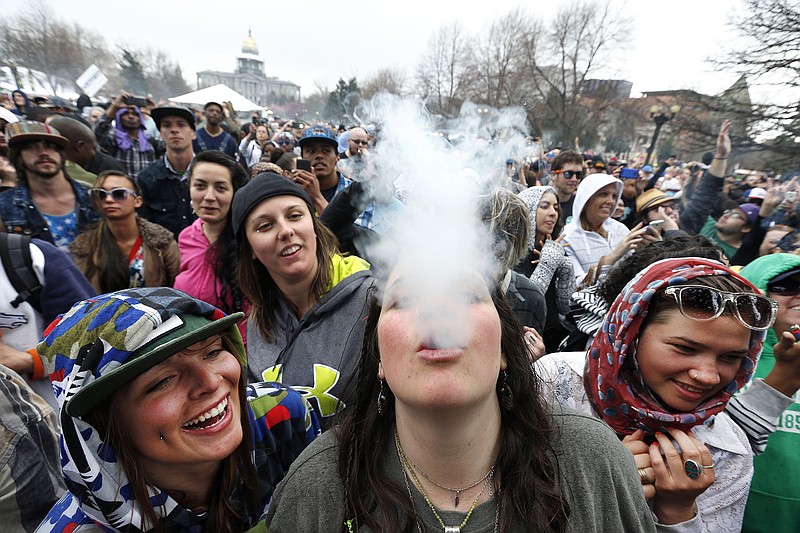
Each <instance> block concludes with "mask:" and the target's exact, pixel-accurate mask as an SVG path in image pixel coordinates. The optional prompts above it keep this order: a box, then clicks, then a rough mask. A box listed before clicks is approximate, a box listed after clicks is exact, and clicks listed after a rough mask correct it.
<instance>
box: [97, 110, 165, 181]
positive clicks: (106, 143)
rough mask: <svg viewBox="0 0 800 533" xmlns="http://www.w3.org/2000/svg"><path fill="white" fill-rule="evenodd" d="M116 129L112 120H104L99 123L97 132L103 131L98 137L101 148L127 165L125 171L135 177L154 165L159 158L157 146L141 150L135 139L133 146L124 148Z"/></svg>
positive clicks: (123, 164) (124, 165)
mask: <svg viewBox="0 0 800 533" xmlns="http://www.w3.org/2000/svg"><path fill="white" fill-rule="evenodd" d="M115 131H116V130H115V129H114V127H113V126H111V122H110V120H107V121H104V122H103V123H102V124H101V125H98V131H97V132H96V133H101V135H99V136H98V137H97V138H98V143H99V144H100V148H102V149H103V151H104V152H105V153H107V154H108V155H110V156H111V157H113V158H114V159H116V160H117V161H119V162H120V164H122V166H123V167H125V172H126V173H127V174H128V175H129V176H130V177H132V178H134V179H135V178H136V176H137V175H138V174H139V172H141V171H142V169H144V168H147V167H148V166H150V165H152V164H153V162H155V160H156V159H158V154H157V153H156V150H155V147H154V149H153V150H149V151H147V152H142V151H139V149H138V144H139V142H138V140H134V141H133V146H131V147H130V148H129V149H128V150H122V149H121V148H120V147H119V145H117V138H116V136H115V135H116V134H115Z"/></svg>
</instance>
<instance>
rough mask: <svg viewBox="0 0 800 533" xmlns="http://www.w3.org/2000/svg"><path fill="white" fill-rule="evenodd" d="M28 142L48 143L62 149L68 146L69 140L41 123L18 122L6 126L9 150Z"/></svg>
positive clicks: (31, 121) (30, 121)
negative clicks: (52, 143)
mask: <svg viewBox="0 0 800 533" xmlns="http://www.w3.org/2000/svg"><path fill="white" fill-rule="evenodd" d="M30 141H50V142H54V143H56V144H57V145H58V146H60V147H61V148H62V149H64V148H66V147H67V146H68V145H69V140H68V139H67V138H66V137H64V136H62V135H61V134H60V133H59V131H58V130H57V129H55V128H54V127H52V126H48V125H47V124H44V123H42V122H35V121H33V120H20V121H19V122H13V123H11V124H8V125H7V126H6V144H8V146H9V148H11V147H13V146H16V145H18V144H20V143H25V142H30Z"/></svg>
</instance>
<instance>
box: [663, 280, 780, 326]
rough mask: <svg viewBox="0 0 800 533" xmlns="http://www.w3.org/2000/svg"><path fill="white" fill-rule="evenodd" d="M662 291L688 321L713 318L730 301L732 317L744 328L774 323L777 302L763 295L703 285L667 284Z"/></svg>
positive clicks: (718, 314)
mask: <svg viewBox="0 0 800 533" xmlns="http://www.w3.org/2000/svg"><path fill="white" fill-rule="evenodd" d="M664 294H666V295H668V296H672V297H673V298H675V300H676V301H677V302H678V309H680V312H681V314H682V315H683V316H685V317H686V318H691V319H692V320H700V321H706V320H713V319H715V318H717V317H718V316H720V315H721V314H722V312H723V311H724V310H725V306H726V305H727V304H728V302H730V304H731V308H732V309H733V316H735V317H736V319H737V320H738V321H739V322H741V323H742V325H743V326H745V327H746V328H748V329H753V330H756V331H764V330H766V329H769V328H770V327H771V326H772V324H773V323H774V322H775V316H776V314H777V312H778V303H777V302H775V301H773V300H770V299H769V298H767V297H766V296H762V295H760V294H754V293H748V292H726V291H721V290H719V289H714V288H712V287H706V286H703V285H680V286H678V287H667V288H666V289H664Z"/></svg>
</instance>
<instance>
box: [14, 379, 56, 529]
mask: <svg viewBox="0 0 800 533" xmlns="http://www.w3.org/2000/svg"><path fill="white" fill-rule="evenodd" d="M58 436H59V430H58V423H57V422H56V416H55V413H53V408H52V407H50V406H49V405H48V404H47V402H45V401H44V400H43V399H42V398H41V397H40V396H38V395H37V394H34V392H33V391H32V390H31V389H30V388H29V387H28V385H27V384H26V383H25V380H23V379H22V378H21V377H20V376H19V375H17V374H16V373H14V372H13V371H12V370H9V369H8V368H6V367H4V366H2V365H0V531H33V530H34V528H36V526H38V525H39V522H41V520H42V519H43V518H44V517H45V515H47V513H48V512H49V511H50V508H51V507H52V506H53V505H54V504H55V503H56V502H57V501H58V499H59V498H60V497H61V495H62V494H63V493H64V492H65V490H66V487H65V486H64V481H63V480H62V477H61V464H60V462H59V458H58Z"/></svg>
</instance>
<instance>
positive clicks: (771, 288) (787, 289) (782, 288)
mask: <svg viewBox="0 0 800 533" xmlns="http://www.w3.org/2000/svg"><path fill="white" fill-rule="evenodd" d="M767 292H771V293H772V294H777V295H779V296H797V295H798V294H800V281H798V280H796V279H791V278H789V279H783V280H781V281H779V282H777V283H776V284H775V285H767Z"/></svg>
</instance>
